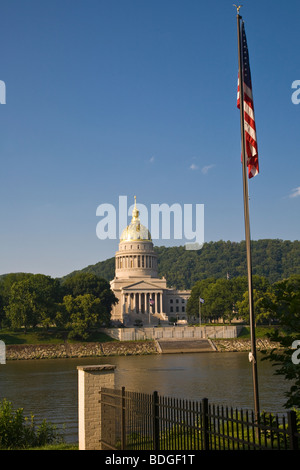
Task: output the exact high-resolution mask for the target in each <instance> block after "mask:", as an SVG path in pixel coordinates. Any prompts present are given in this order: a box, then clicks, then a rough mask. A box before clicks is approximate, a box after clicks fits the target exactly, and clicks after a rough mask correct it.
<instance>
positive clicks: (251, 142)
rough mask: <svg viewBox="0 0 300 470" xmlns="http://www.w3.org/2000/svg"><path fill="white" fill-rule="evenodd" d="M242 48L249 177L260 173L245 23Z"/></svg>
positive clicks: (238, 102)
mask: <svg viewBox="0 0 300 470" xmlns="http://www.w3.org/2000/svg"><path fill="white" fill-rule="evenodd" d="M242 50H243V54H242V57H243V64H242V70H243V95H244V100H243V101H244V130H245V151H246V159H247V167H248V177H249V178H252V177H253V176H256V175H257V174H258V173H259V165H258V150H257V139H256V125H255V116H254V105H253V96H252V83H251V73H250V65H249V55H248V47H247V41H246V34H245V29H244V25H243V27H242ZM237 107H238V108H240V83H239V77H238V93H237Z"/></svg>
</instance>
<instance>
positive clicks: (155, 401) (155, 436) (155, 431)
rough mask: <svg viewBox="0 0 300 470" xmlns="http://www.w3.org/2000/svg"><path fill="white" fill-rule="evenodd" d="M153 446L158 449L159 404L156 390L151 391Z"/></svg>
mask: <svg viewBox="0 0 300 470" xmlns="http://www.w3.org/2000/svg"><path fill="white" fill-rule="evenodd" d="M153 447H154V450H159V406H158V393H157V392H153Z"/></svg>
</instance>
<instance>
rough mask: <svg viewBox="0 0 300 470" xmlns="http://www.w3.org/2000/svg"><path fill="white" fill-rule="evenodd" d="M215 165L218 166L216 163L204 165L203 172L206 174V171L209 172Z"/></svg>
mask: <svg viewBox="0 0 300 470" xmlns="http://www.w3.org/2000/svg"><path fill="white" fill-rule="evenodd" d="M214 166H216V165H206V166H204V167H203V168H202V170H201V171H202V173H203V174H204V175H206V173H207V172H208V171H209V170H210V169H211V168H213V167H214Z"/></svg>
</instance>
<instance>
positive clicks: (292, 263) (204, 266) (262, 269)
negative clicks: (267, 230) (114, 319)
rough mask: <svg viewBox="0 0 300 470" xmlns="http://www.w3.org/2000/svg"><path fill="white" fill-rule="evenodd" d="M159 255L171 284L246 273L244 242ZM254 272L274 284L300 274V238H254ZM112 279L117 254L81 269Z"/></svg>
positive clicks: (160, 271) (167, 249)
mask: <svg viewBox="0 0 300 470" xmlns="http://www.w3.org/2000/svg"><path fill="white" fill-rule="evenodd" d="M154 249H155V251H156V253H157V256H158V276H159V277H162V276H165V278H166V279H167V282H168V286H169V287H175V288H177V289H191V288H192V287H193V286H194V285H195V283H196V282H198V281H200V280H203V279H208V278H215V279H218V278H226V276H227V273H229V275H230V278H235V277H240V276H245V275H246V274H247V265H246V245H245V242H231V241H222V240H221V241H218V242H209V243H204V245H203V248H202V249H201V250H199V251H189V250H186V249H185V247H184V246H180V247H164V246H161V247H155V248H154ZM252 264H253V275H258V276H262V277H265V278H266V279H267V280H268V281H269V282H270V283H271V284H273V283H274V282H276V281H279V280H281V279H285V278H288V277H289V276H291V275H292V274H300V241H293V242H292V241H285V240H276V239H275V240H273V239H265V240H255V241H252ZM78 272H83V273H87V272H88V273H92V274H96V275H97V276H99V277H102V278H104V279H106V280H107V281H110V280H112V279H113V278H114V275H115V258H109V259H107V260H105V261H101V262H99V263H96V264H94V265H90V266H87V267H86V268H84V269H83V270H82V271H75V272H73V273H70V274H69V275H68V276H67V277H72V276H74V275H75V274H77V273H78Z"/></svg>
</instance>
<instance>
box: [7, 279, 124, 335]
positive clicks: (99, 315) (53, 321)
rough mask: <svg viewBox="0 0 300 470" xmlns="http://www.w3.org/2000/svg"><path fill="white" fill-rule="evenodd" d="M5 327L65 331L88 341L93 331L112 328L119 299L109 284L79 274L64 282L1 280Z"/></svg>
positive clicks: (50, 280)
mask: <svg viewBox="0 0 300 470" xmlns="http://www.w3.org/2000/svg"><path fill="white" fill-rule="evenodd" d="M0 299H1V305H0V307H1V315H0V320H1V322H2V325H5V326H6V327H10V328H12V329H18V328H22V327H23V328H24V329H25V331H26V330H27V329H28V328H34V327H36V326H37V325H39V326H43V327H45V328H47V327H49V326H50V325H52V326H53V325H54V326H57V327H60V328H65V329H67V330H68V331H69V333H70V336H71V337H78V338H83V339H84V338H87V336H88V331H89V329H90V328H93V327H97V326H103V325H108V324H109V322H110V312H111V307H112V305H113V304H114V303H116V301H117V299H116V297H115V295H114V293H113V292H112V291H111V289H110V285H109V283H108V282H107V281H106V280H105V279H102V278H99V277H98V276H96V275H94V274H89V273H78V274H77V275H76V276H74V277H72V278H68V279H66V280H64V282H60V280H59V279H53V278H51V277H50V276H45V275H42V274H35V275H34V274H25V273H18V274H9V275H7V276H4V277H2V278H1V279H0Z"/></svg>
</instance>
